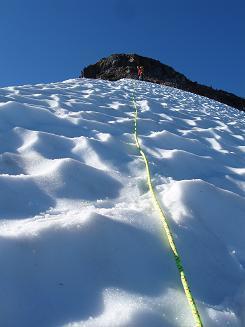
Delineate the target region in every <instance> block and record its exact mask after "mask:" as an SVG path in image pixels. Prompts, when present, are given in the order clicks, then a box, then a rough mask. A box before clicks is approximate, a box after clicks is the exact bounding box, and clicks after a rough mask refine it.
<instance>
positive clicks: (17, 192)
mask: <svg viewBox="0 0 245 327" xmlns="http://www.w3.org/2000/svg"><path fill="white" fill-rule="evenodd" d="M132 83H133V82H132V81H131V80H127V79H125V80H121V81H118V82H108V81H102V80H88V79H81V80H76V79H75V80H68V81H64V82H61V83H51V84H38V85H24V86H16V87H7V88H2V89H0V153H1V154H0V217H1V220H0V243H1V244H0V260H1V269H0V290H1V291H0V311H1V313H0V325H1V326H4V327H17V326H18V327H22V326H23V327H29V326H30V327H32V326H35V327H44V326H45V327H49V326H50V327H51V326H66V327H68V326H69V327H78V326H84V327H116V326H120V327H127V326H128V327H144V326H145V327H148V326H152V327H158V326H159V327H160V326H165V327H191V326H194V322H193V318H192V315H191V312H190V308H189V306H188V304H187V301H186V298H185V296H184V293H183V290H182V287H181V283H180V280H179V275H178V272H177V269H176V266H175V262H174V259H173V256H172V254H171V251H170V249H169V245H168V243H167V240H166V237H165V235H164V232H163V229H162V226H161V223H160V221H159V217H158V215H157V213H156V212H155V210H154V208H153V205H152V201H151V197H150V193H149V191H148V188H147V184H146V172H145V167H144V162H143V161H142V158H141V157H140V154H139V152H138V150H137V148H136V147H135V144H134V137H133V107H132V103H131V97H132V92H133V84H132ZM135 97H136V101H137V104H138V108H139V121H138V128H139V139H140V143H141V146H142V148H143V149H144V151H145V153H146V155H147V157H148V159H149V163H150V168H151V172H152V177H153V183H154V186H155V188H156V190H157V194H158V197H159V200H160V202H161V205H162V206H163V208H164V210H165V212H166V214H167V216H168V219H169V223H170V226H171V229H172V231H173V234H174V238H175V241H176V244H177V247H178V249H179V252H180V254H181V257H182V260H183V264H184V267H185V271H186V275H187V278H188V280H189V284H190V286H191V290H192V293H193V295H194V297H195V299H196V301H197V305H198V307H199V308H200V313H201V316H202V319H203V322H204V326H208V327H218V326H222V327H225V326H229V327H242V326H245V311H244V307H245V242H244V231H245V201H244V196H245V165H244V162H245V161H244V152H245V143H244V135H245V133H244V130H245V127H244V126H245V124H244V122H245V115H244V113H242V112H239V111H238V110H236V109H234V108H232V107H229V106H227V105H224V104H220V103H218V102H215V101H213V100H209V99H207V98H204V97H201V96H197V95H194V94H191V93H188V92H184V91H180V90H177V89H174V88H170V87H166V86H160V85H156V84H151V83H146V82H136V94H135Z"/></svg>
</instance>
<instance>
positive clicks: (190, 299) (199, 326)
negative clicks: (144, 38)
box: [132, 86, 203, 327]
mask: <svg viewBox="0 0 245 327" xmlns="http://www.w3.org/2000/svg"><path fill="white" fill-rule="evenodd" d="M134 93H135V86H134ZM134 93H133V97H132V102H133V105H134V109H135V111H134V138H135V143H136V146H137V148H138V149H139V152H140V154H141V156H142V158H143V160H144V162H145V168H146V173H147V183H148V187H149V190H150V193H151V196H152V200H153V202H154V205H155V207H156V210H157V211H158V212H159V215H160V218H161V221H162V224H163V228H164V230H165V233H166V235H167V239H168V243H169V245H170V248H171V250H172V252H173V255H174V258H175V262H176V266H177V268H178V271H179V274H180V279H181V282H182V286H183V289H184V291H185V295H186V298H187V300H188V303H189V305H190V307H191V311H192V315H193V318H194V320H195V326H196V327H203V324H202V321H201V317H200V314H199V312H198V308H197V305H196V303H195V300H194V298H193V296H192V293H191V290H190V288H189V285H188V282H187V279H186V276H185V272H184V268H183V265H182V262H181V258H180V255H179V253H178V250H177V248H176V245H175V242H174V238H173V235H172V233H171V230H170V227H169V225H168V222H167V219H166V216H165V214H164V212H163V210H162V208H161V205H160V203H159V200H158V198H157V195H156V192H155V191H154V188H153V185H152V179H151V173H150V167H149V162H148V159H147V157H146V155H145V153H144V151H143V150H142V149H141V147H140V144H139V139H138V132H137V121H138V108H137V104H136V101H135V96H134Z"/></svg>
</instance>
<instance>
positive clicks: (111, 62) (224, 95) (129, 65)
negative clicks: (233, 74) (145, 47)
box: [83, 54, 245, 111]
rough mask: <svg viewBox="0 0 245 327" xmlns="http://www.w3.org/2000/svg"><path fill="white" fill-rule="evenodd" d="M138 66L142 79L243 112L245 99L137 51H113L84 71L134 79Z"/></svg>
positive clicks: (89, 75)
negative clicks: (199, 82) (142, 72)
mask: <svg viewBox="0 0 245 327" xmlns="http://www.w3.org/2000/svg"><path fill="white" fill-rule="evenodd" d="M137 66H143V67H144V80H145V81H148V82H152V83H158V84H164V85H168V86H172V87H175V88H178V89H181V90H184V91H189V92H192V93H195V94H199V95H203V96H205V97H207V98H210V99H214V100H216V101H219V102H222V103H225V104H228V105H230V106H232V107H235V108H237V109H239V110H243V111H245V99H243V98H241V97H238V96H236V95H234V94H232V93H228V92H225V91H222V90H216V89H213V88H212V87H209V86H205V85H201V84H198V83H197V82H192V81H191V80H189V79H188V78H186V77H185V76H184V75H183V74H181V73H178V72H177V71H175V70H174V69H173V68H171V67H170V66H167V65H164V64H162V63H161V62H160V61H158V60H154V59H151V58H147V57H142V56H139V55H137V54H113V55H111V56H109V57H107V58H102V59H101V60H100V61H98V62H97V63H96V64H93V65H89V66H88V67H85V68H84V70H83V74H84V77H86V78H101V79H105V80H110V81H117V80H119V79H122V78H133V79H136V78H137Z"/></svg>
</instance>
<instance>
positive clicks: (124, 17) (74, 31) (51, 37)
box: [0, 0, 245, 96]
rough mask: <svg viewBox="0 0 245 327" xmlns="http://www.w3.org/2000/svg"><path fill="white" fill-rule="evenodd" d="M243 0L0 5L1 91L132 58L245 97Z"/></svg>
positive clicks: (15, 1) (36, 0) (10, 1)
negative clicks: (119, 56)
mask: <svg viewBox="0 0 245 327" xmlns="http://www.w3.org/2000/svg"><path fill="white" fill-rule="evenodd" d="M244 14H245V1H244V0H232V1H231V0H206V1H200V0H168V1H165V0H1V2H0V40H1V47H0V86H6V85H17V84H27V83H40V82H52V81H60V80H64V79H68V78H73V77H77V76H78V75H79V72H80V70H81V68H83V66H86V65H88V64H90V63H94V62H96V61H98V60H99V59H100V58H102V57H106V56H108V55H110V54H111V53H138V54H140V55H144V56H149V57H152V58H155V59H158V60H160V61H161V62H163V63H165V64H168V65H170V66H172V67H173V68H175V69H176V70H178V71H179V72H182V73H183V74H185V75H186V76H187V77H188V78H190V79H192V80H194V81H198V82H200V83H203V84H206V85H212V86H213V87H215V88H220V89H224V90H227V91H230V92H233V93H236V94H238V95H241V96H245V18H244V17H245V15H244Z"/></svg>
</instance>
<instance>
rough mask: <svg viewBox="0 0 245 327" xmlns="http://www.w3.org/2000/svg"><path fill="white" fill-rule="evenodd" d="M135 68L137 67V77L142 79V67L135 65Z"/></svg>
mask: <svg viewBox="0 0 245 327" xmlns="http://www.w3.org/2000/svg"><path fill="white" fill-rule="evenodd" d="M137 69H138V78H139V80H140V81H143V74H144V67H143V66H137Z"/></svg>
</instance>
